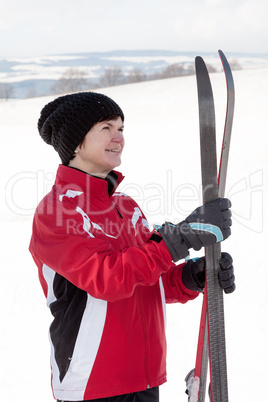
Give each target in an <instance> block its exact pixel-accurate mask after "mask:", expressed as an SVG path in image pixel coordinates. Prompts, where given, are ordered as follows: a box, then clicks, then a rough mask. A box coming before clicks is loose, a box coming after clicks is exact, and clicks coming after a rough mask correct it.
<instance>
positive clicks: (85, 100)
mask: <svg viewBox="0 0 268 402" xmlns="http://www.w3.org/2000/svg"><path fill="white" fill-rule="evenodd" d="M112 115H118V116H120V117H121V119H122V120H123V121H124V114H123V112H122V110H121V108H120V107H119V106H118V105H117V103H115V102H114V101H113V100H112V99H111V98H109V97H108V96H106V95H103V94H99V93H95V92H79V93H75V94H71V95H65V96H60V97H59V98H57V99H55V100H53V101H52V102H49V103H48V104H47V105H46V106H44V108H43V109H42V111H41V114H40V118H39V120H38V131H39V133H40V135H41V137H42V139H43V140H44V141H45V142H46V143H47V144H49V145H52V146H53V147H54V148H55V150H56V151H57V152H58V154H59V156H60V158H61V161H62V163H63V164H64V165H68V163H69V161H70V159H71V158H72V156H73V154H74V151H75V149H76V148H77V146H78V145H79V144H80V143H81V142H82V141H83V139H84V137H85V136H86V134H87V133H88V132H89V130H90V129H91V128H92V127H93V126H94V125H95V124H96V123H97V122H99V121H100V120H102V119H105V118H109V116H112Z"/></svg>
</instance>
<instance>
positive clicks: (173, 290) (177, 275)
mask: <svg viewBox="0 0 268 402" xmlns="http://www.w3.org/2000/svg"><path fill="white" fill-rule="evenodd" d="M183 266H184V264H180V265H175V264H172V266H171V268H170V270H169V271H168V272H166V273H164V274H163V275H162V281H163V286H164V289H165V297H166V302H167V303H177V302H179V303H186V302H187V301H189V300H193V299H195V298H196V297H197V296H198V295H199V292H195V291H193V290H189V289H187V288H186V287H185V286H184V284H183V282H182V267H183Z"/></svg>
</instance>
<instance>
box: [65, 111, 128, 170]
mask: <svg viewBox="0 0 268 402" xmlns="http://www.w3.org/2000/svg"><path fill="white" fill-rule="evenodd" d="M123 129H124V126H123V122H122V119H121V117H120V116H118V117H117V118H115V119H113V120H108V121H103V122H101V123H97V124H95V125H94V126H93V127H92V128H91V130H90V131H89V132H88V133H87V135H86V136H85V138H84V141H83V142H82V144H81V145H80V146H79V147H78V149H77V150H78V152H77V153H76V156H75V158H74V159H72V160H71V161H70V163H69V166H73V167H76V168H78V169H81V170H83V171H85V172H87V173H90V174H93V175H95V176H99V177H106V176H107V174H108V173H109V172H110V171H111V170H113V169H114V168H115V167H116V166H119V165H120V164H121V154H122V151H123V148H124V136H123Z"/></svg>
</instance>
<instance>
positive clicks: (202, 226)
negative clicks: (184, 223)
mask: <svg viewBox="0 0 268 402" xmlns="http://www.w3.org/2000/svg"><path fill="white" fill-rule="evenodd" d="M189 226H190V227H191V228H192V229H193V230H202V231H204V232H209V233H212V234H214V235H215V236H216V239H217V243H218V242H220V241H222V240H223V235H222V231H221V230H220V228H218V226H214V225H210V224H207V223H198V222H192V223H189Z"/></svg>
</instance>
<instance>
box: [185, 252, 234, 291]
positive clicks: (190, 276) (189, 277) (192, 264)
mask: <svg viewBox="0 0 268 402" xmlns="http://www.w3.org/2000/svg"><path fill="white" fill-rule="evenodd" d="M219 264H220V268H221V270H220V272H219V285H220V287H221V288H222V289H223V290H224V292H225V293H232V292H233V291H234V290H235V276H234V267H233V259H232V257H231V256H230V254H228V253H221V259H220V261H219ZM205 265H206V263H205V257H201V258H198V259H197V260H189V261H188V262H187V263H186V264H185V265H184V266H183V268H182V282H183V284H184V286H185V287H186V288H187V289H190V290H195V291H196V292H202V291H203V289H204V286H205Z"/></svg>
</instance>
